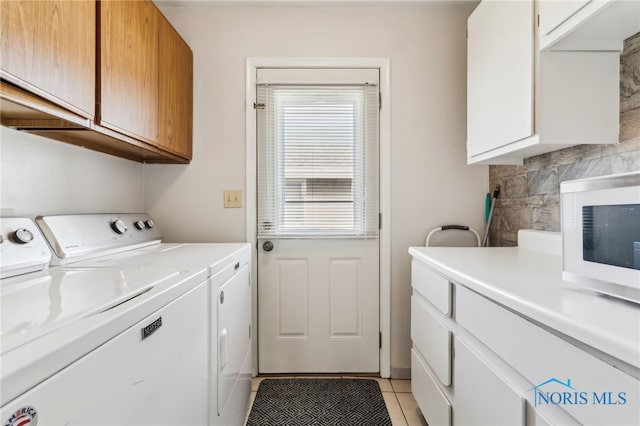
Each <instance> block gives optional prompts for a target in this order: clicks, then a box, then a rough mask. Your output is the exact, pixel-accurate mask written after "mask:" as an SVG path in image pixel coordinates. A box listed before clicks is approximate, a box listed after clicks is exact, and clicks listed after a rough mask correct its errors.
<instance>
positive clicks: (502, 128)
mask: <svg viewBox="0 0 640 426" xmlns="http://www.w3.org/2000/svg"><path fill="white" fill-rule="evenodd" d="M533 23H534V13H533V0H523V1H490V0H485V1H483V2H481V3H480V4H479V5H478V7H477V8H476V9H475V10H474V11H473V13H472V14H471V16H469V20H468V24H467V29H468V40H467V151H468V157H472V156H474V155H479V154H482V153H484V152H487V151H490V150H492V149H495V148H498V147H501V146H504V145H506V144H509V143H511V142H515V141H518V140H520V139H524V138H526V137H528V136H531V135H533V131H534V121H533V120H534V109H533V108H534V103H533V88H534V85H533V82H534V43H533V33H534V31H533V28H534V27H533Z"/></svg>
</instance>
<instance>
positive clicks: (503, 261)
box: [409, 247, 640, 368]
mask: <svg viewBox="0 0 640 426" xmlns="http://www.w3.org/2000/svg"><path fill="white" fill-rule="evenodd" d="M409 254H411V255H412V256H413V257H414V258H415V259H416V260H419V261H421V262H423V263H425V264H426V265H428V266H430V267H431V268H432V269H434V270H435V271H438V272H439V273H441V274H442V275H445V276H447V277H449V279H450V280H451V281H453V282H455V283H457V284H462V285H464V286H465V287H468V288H469V289H471V290H473V291H475V292H477V293H480V294H481V295H483V296H485V297H487V298H489V299H491V300H493V301H494V302H497V303H499V304H501V305H503V306H505V307H507V308H509V309H511V310H512V311H515V312H517V313H520V314H521V315H522V316H525V317H527V318H530V319H532V320H534V321H536V322H538V323H540V324H542V325H544V326H547V327H549V328H551V329H553V330H556V331H558V332H560V333H562V334H565V335H567V336H569V337H571V338H573V339H576V340H577V341H579V342H582V343H584V344H586V345H588V346H591V347H593V348H596V349H598V350H600V351H602V352H604V353H606V354H609V355H611V356H612V357H614V358H617V359H620V360H622V361H624V362H626V363H628V364H630V365H632V366H634V367H636V368H639V367H640V305H635V304H633V303H630V302H624V301H621V300H616V299H612V298H609V297H606V296H599V295H597V294H595V293H593V292H592V291H588V290H583V289H578V288H576V286H574V285H573V284H571V283H568V282H566V281H563V280H562V265H561V258H560V256H559V255H558V254H550V253H545V252H541V251H536V250H531V249H526V248H522V247H520V248H518V247H495V248H494V247H490V248H478V247H411V248H410V249H409Z"/></svg>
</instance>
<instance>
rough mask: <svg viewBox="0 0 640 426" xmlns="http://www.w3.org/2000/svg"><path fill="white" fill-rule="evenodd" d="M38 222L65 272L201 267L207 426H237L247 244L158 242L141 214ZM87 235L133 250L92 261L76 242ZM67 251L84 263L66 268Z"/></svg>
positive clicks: (245, 369) (244, 393)
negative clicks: (205, 316)
mask: <svg viewBox="0 0 640 426" xmlns="http://www.w3.org/2000/svg"><path fill="white" fill-rule="evenodd" d="M37 220H38V224H39V225H40V227H41V228H42V230H43V231H44V233H45V235H46V236H47V239H48V240H49V241H50V242H51V246H52V248H53V250H54V254H55V256H54V262H53V263H60V264H66V266H65V267H67V268H68V267H83V268H87V267H90V268H97V269H99V268H105V267H114V266H118V267H127V268H130V267H139V266H144V267H145V268H150V269H153V268H155V267H168V266H169V267H204V268H206V270H207V279H208V288H209V294H208V300H209V309H210V311H209V327H210V328H209V330H210V337H209V339H210V348H209V374H210V383H209V394H208V395H209V424H211V425H225V426H229V425H242V424H243V422H244V419H245V417H246V412H247V409H248V404H249V397H250V393H251V334H252V332H251V287H250V285H251V279H250V268H251V267H250V263H251V262H250V260H251V246H250V245H249V244H244V243H238V244H166V243H161V242H160V241H161V239H160V233H159V231H158V228H157V227H156V226H155V224H154V223H153V220H152V219H151V217H149V216H148V215H146V214H119V215H71V216H47V217H39V218H38V219H37ZM116 223H117V225H116ZM107 225H108V226H107ZM149 225H152V226H149ZM89 229H90V230H91V234H93V235H96V237H95V238H96V240H95V241H94V245H105V244H106V241H107V240H109V241H111V244H113V245H114V246H116V247H134V249H133V250H128V249H127V250H125V251H123V250H122V249H116V250H111V253H110V254H109V255H106V256H105V255H101V256H99V257H95V253H94V252H92V250H90V249H83V248H82V247H78V244H77V242H76V240H77V239H78V238H79V237H80V235H81V233H83V232H86V230H89ZM96 229H100V231H97V230H96ZM70 230H71V231H70ZM114 230H116V232H114ZM118 231H120V232H121V233H117V232H118ZM69 251H71V252H73V254H74V256H75V258H80V259H84V260H82V261H80V262H77V263H72V264H71V263H70V262H69V255H68V253H67V252H69ZM103 252H104V251H103Z"/></svg>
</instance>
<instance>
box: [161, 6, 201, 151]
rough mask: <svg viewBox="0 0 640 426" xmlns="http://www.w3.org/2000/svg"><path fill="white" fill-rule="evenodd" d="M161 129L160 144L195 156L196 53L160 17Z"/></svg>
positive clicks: (163, 147)
mask: <svg viewBox="0 0 640 426" xmlns="http://www.w3.org/2000/svg"><path fill="white" fill-rule="evenodd" d="M159 34H160V96H159V99H160V103H159V105H158V107H159V115H160V122H159V125H160V128H159V139H158V146H159V147H161V148H162V149H165V150H167V151H169V152H172V153H174V154H177V155H180V156H182V157H185V158H187V159H191V157H192V134H193V118H192V117H193V54H192V52H191V49H190V48H189V46H188V45H187V43H185V42H184V40H183V39H182V37H180V35H179V34H178V33H177V32H176V30H175V29H173V27H172V26H171V24H170V23H169V22H168V21H167V20H166V19H165V18H164V17H163V16H161V17H160V32H159Z"/></svg>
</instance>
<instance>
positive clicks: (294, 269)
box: [275, 258, 309, 338]
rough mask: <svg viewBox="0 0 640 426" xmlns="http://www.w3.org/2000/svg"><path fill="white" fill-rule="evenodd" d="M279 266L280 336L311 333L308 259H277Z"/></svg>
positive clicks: (276, 281) (305, 335)
mask: <svg viewBox="0 0 640 426" xmlns="http://www.w3.org/2000/svg"><path fill="white" fill-rule="evenodd" d="M275 263H276V265H277V267H278V270H277V276H276V280H275V284H276V286H277V289H276V291H277V295H278V298H277V300H276V305H275V307H276V312H277V315H278V317H277V321H278V323H277V324H278V338H286V337H304V338H306V337H307V336H308V335H309V333H308V329H307V318H308V316H309V298H308V294H309V280H308V277H309V274H308V273H307V271H308V262H307V260H306V259H277V258H276V259H275Z"/></svg>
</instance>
